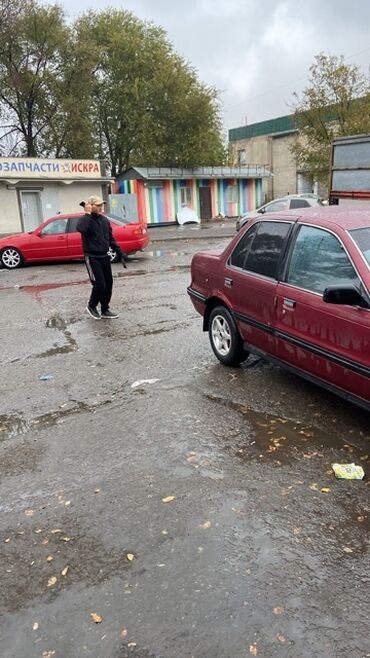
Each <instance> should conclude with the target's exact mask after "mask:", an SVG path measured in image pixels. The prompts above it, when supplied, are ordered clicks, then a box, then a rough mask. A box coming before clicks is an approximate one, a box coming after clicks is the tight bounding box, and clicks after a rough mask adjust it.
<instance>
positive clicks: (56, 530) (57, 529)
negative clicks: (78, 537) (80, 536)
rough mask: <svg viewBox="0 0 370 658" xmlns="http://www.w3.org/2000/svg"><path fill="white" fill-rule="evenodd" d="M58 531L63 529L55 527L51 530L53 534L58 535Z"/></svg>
mask: <svg viewBox="0 0 370 658" xmlns="http://www.w3.org/2000/svg"><path fill="white" fill-rule="evenodd" d="M58 532H62V530H61V529H60V528H54V530H52V531H51V534H52V535H56V534H58Z"/></svg>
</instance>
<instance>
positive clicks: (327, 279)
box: [286, 226, 359, 293]
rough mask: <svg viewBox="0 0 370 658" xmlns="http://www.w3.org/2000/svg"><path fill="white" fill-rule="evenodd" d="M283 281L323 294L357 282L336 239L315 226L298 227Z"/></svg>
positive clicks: (351, 266) (350, 265)
mask: <svg viewBox="0 0 370 658" xmlns="http://www.w3.org/2000/svg"><path fill="white" fill-rule="evenodd" d="M286 282H287V283H290V284H292V285H295V286H299V287H300V288H305V289H307V290H311V291H312V292H319V293H323V292H324V290H325V288H327V287H328V286H330V285H347V284H351V283H359V279H358V276H357V274H356V271H355V269H354V267H353V265H352V263H351V261H350V260H349V258H348V256H347V253H346V251H345V250H344V247H343V245H342V244H341V242H340V241H339V240H338V238H337V237H335V236H334V235H333V234H332V233H329V232H328V231H325V230H324V229H321V228H316V227H315V226H301V227H300V229H299V233H298V235H297V238H296V241H295V244H294V247H293V251H292V255H291V259H290V264H289V268H288V272H287V276H286Z"/></svg>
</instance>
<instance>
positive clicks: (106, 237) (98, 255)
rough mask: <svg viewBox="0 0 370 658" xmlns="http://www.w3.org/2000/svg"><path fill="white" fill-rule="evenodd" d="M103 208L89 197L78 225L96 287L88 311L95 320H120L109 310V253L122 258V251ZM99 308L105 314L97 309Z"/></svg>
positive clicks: (93, 287)
mask: <svg viewBox="0 0 370 658" xmlns="http://www.w3.org/2000/svg"><path fill="white" fill-rule="evenodd" d="M103 205H104V201H103V199H101V198H100V197H99V196H91V197H89V198H88V200H87V203H86V204H85V206H84V209H85V213H86V214H85V215H84V216H83V217H81V218H80V219H79V220H78V223H77V231H79V232H80V233H81V235H82V244H83V250H84V256H85V263H86V267H87V272H88V275H89V278H90V281H91V283H92V291H91V295H90V299H89V302H88V304H87V306H86V310H87V312H88V313H89V314H90V315H91V317H92V318H94V320H100V319H101V318H107V319H114V318H118V315H117V313H113V311H110V310H109V302H110V300H111V297H112V288H113V277H112V267H111V260H110V258H109V256H108V250H109V247H112V249H113V250H114V251H115V252H116V253H117V254H118V255H119V256H120V257H122V251H121V249H120V247H119V246H118V244H117V242H116V241H115V239H114V237H113V234H112V227H111V225H110V223H109V220H108V219H107V218H106V217H104V215H103V214H102V212H103ZM98 304H100V307H101V313H99V311H98V309H97V306H98Z"/></svg>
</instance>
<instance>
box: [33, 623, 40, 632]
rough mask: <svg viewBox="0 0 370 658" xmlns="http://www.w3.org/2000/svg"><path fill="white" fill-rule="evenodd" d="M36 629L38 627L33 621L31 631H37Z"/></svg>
mask: <svg viewBox="0 0 370 658" xmlns="http://www.w3.org/2000/svg"><path fill="white" fill-rule="evenodd" d="M38 627H39V625H38V623H37V621H35V623H34V624H33V626H32V630H33V631H37V629H38Z"/></svg>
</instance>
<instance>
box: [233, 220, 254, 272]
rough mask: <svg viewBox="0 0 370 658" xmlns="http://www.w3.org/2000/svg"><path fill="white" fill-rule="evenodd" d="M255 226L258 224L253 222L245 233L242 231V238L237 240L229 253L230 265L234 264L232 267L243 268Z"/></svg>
mask: <svg viewBox="0 0 370 658" xmlns="http://www.w3.org/2000/svg"><path fill="white" fill-rule="evenodd" d="M257 226H258V224H254V225H253V226H251V228H250V229H249V230H248V231H247V232H246V233H244V235H243V237H242V239H241V240H239V242H238V244H237V245H236V247H235V249H234V251H233V253H232V254H231V257H230V265H234V267H241V268H242V269H244V267H245V261H246V259H247V256H248V253H249V249H250V246H251V244H252V240H253V238H254V236H255V233H256V230H257Z"/></svg>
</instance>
